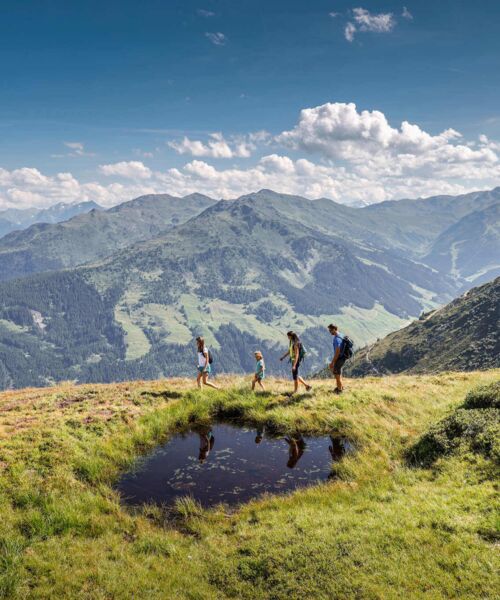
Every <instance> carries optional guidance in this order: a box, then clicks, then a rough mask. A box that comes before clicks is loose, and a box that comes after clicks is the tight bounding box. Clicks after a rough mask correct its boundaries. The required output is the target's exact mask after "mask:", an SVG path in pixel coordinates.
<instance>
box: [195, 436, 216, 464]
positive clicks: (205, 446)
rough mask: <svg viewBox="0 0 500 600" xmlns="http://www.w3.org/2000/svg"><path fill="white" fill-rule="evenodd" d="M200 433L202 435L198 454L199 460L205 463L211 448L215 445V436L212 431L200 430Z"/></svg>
mask: <svg viewBox="0 0 500 600" xmlns="http://www.w3.org/2000/svg"><path fill="white" fill-rule="evenodd" d="M198 435H199V436H200V453H199V455H198V460H199V461H200V463H204V462H205V460H206V459H207V456H208V454H209V452H210V450H212V448H213V447H214V444H215V438H214V434H213V433H212V432H211V431H199V432H198Z"/></svg>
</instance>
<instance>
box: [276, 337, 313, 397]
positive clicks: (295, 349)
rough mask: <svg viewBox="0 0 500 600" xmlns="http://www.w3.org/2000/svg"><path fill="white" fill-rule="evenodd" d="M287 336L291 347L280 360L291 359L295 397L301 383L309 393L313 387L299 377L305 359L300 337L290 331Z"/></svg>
mask: <svg viewBox="0 0 500 600" xmlns="http://www.w3.org/2000/svg"><path fill="white" fill-rule="evenodd" d="M287 336H288V339H289V342H290V344H289V347H288V352H286V353H285V354H283V356H282V357H281V358H280V360H284V359H285V358H286V357H287V356H289V357H290V362H291V363H292V378H293V392H292V394H291V395H293V394H295V393H296V392H297V390H298V389H299V383H301V384H302V385H303V386H305V388H306V390H307V391H309V390H310V389H311V386H310V385H309V384H308V383H306V382H305V381H304V380H303V379H302V377H300V375H299V367H300V363H301V362H302V360H303V359H304V356H305V350H304V346H303V345H302V342H301V341H300V339H299V336H298V335H297V334H296V333H294V332H293V331H289V332H288V333H287Z"/></svg>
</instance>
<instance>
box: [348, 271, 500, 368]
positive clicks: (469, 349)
mask: <svg viewBox="0 0 500 600" xmlns="http://www.w3.org/2000/svg"><path fill="white" fill-rule="evenodd" d="M499 325H500V277H497V278H496V279H494V280H493V281H491V282H489V283H486V284H484V285H482V286H480V287H477V288H473V289H471V290H469V291H467V292H466V293H465V294H464V295H463V296H461V297H460V298H457V299H456V300H454V301H453V302H450V303H449V304H447V305H446V306H444V307H443V308H440V309H437V310H435V311H431V312H429V313H426V314H423V315H421V317H420V319H418V320H416V321H414V322H413V323H411V325H408V327H405V328H403V329H401V330H399V331H395V332H394V333H391V334H389V335H388V336H387V337H385V338H384V339H383V340H380V341H379V342H377V343H375V344H373V345H371V346H368V347H366V348H364V349H363V350H361V351H360V352H358V353H357V354H356V355H355V357H354V359H353V360H352V364H350V365H349V367H348V369H347V373H348V374H350V375H352V376H363V375H373V374H376V375H382V374H384V375H385V374H390V373H435V372H438V371H447V370H449V371H473V370H476V369H492V368H498V367H500V335H499V331H500V327H499Z"/></svg>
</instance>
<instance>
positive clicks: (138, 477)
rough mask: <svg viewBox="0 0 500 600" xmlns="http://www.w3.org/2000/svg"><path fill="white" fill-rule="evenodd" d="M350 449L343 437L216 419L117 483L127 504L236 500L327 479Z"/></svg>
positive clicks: (159, 450)
mask: <svg viewBox="0 0 500 600" xmlns="http://www.w3.org/2000/svg"><path fill="white" fill-rule="evenodd" d="M346 450H347V451H349V450H350V447H349V444H348V442H346V441H345V440H342V439H341V438H337V439H332V438H330V437H328V436H326V437H320V438H303V437H302V436H301V435H300V434H298V435H294V436H287V437H286V438H285V437H281V438H273V437H270V436H267V435H266V434H265V432H263V431H258V430H255V429H249V428H244V427H237V426H234V425H227V424H216V425H213V426H211V427H204V428H203V427H200V428H195V429H193V430H192V431H190V432H189V433H187V434H184V435H176V436H175V437H173V438H171V439H170V440H169V441H168V442H167V443H166V444H164V445H163V446H160V447H159V448H157V449H156V450H155V451H154V452H153V453H152V454H151V455H149V456H147V457H146V458H144V459H142V460H141V461H140V462H139V463H138V464H137V465H136V467H135V469H134V470H133V471H131V472H129V473H126V474H125V475H123V476H122V478H121V479H120V480H119V482H118V484H117V486H116V489H117V490H118V491H119V492H120V493H121V495H122V497H123V500H124V501H125V502H126V503H127V504H129V505H138V504H143V503H156V504H167V505H170V504H172V503H173V502H174V501H175V500H176V498H179V497H182V496H191V497H192V498H194V499H195V500H197V501H198V502H200V503H201V504H202V505H203V506H205V507H208V506H213V505H215V504H218V503H219V502H224V503H226V504H237V503H240V502H246V501H248V500H250V499H251V498H254V497H256V496H259V495H261V494H263V493H265V492H269V493H283V492H286V491H289V490H294V489H296V488H299V487H304V486H307V485H311V484H314V483H318V482H320V481H326V480H327V479H328V477H329V475H330V473H331V466H332V461H337V460H340V459H341V458H342V456H343V454H344V453H345V452H346Z"/></svg>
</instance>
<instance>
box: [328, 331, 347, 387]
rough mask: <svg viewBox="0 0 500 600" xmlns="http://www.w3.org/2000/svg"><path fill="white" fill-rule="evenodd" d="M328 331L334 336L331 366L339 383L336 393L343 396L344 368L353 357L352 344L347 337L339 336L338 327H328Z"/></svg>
mask: <svg viewBox="0 0 500 600" xmlns="http://www.w3.org/2000/svg"><path fill="white" fill-rule="evenodd" d="M328 331H329V332H330V333H331V334H332V335H333V358H332V362H331V363H330V365H329V366H330V370H331V371H332V373H333V374H334V376H335V380H336V382H337V387H336V388H335V390H334V393H335V394H341V393H342V391H343V389H344V386H343V385H342V367H343V366H344V363H345V361H346V360H347V359H348V358H350V357H351V356H352V342H351V340H350V339H349V338H348V337H347V336H341V335H340V334H339V331H338V327H337V326H336V325H332V324H330V325H328Z"/></svg>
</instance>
